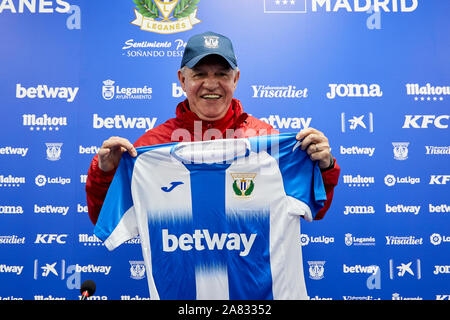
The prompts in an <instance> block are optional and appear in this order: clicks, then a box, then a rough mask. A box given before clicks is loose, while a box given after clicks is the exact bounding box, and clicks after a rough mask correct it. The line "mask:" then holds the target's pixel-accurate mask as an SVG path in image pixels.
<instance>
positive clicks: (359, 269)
mask: <svg viewBox="0 0 450 320" xmlns="http://www.w3.org/2000/svg"><path fill="white" fill-rule="evenodd" d="M379 269H380V267H379V266H374V265H372V266H362V265H360V264H357V265H355V266H347V265H346V264H344V265H343V270H342V271H343V272H344V273H372V274H374V273H377V272H378V270H379Z"/></svg>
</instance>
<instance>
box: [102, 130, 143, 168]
mask: <svg viewBox="0 0 450 320" xmlns="http://www.w3.org/2000/svg"><path fill="white" fill-rule="evenodd" d="M126 151H128V153H129V154H130V155H131V156H132V157H136V156H137V152H136V149H135V148H134V146H133V145H132V144H131V143H130V141H128V140H127V139H125V138H121V137H111V138H109V139H108V140H105V141H104V142H103V144H102V146H101V148H100V150H98V167H99V168H100V169H101V170H102V171H104V172H108V171H111V170H113V169H117V167H118V166H119V161H120V158H121V157H122V153H124V152H126Z"/></svg>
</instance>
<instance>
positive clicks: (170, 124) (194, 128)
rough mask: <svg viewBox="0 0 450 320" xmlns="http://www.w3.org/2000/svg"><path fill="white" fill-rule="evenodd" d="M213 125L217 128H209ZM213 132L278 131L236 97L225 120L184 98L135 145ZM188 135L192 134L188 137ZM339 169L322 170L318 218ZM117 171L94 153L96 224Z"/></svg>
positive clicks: (90, 187)
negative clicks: (210, 117) (208, 117)
mask: <svg viewBox="0 0 450 320" xmlns="http://www.w3.org/2000/svg"><path fill="white" fill-rule="evenodd" d="M212 128H214V129H216V130H210V131H207V130H208V129H212ZM177 129H184V130H177ZM227 129H228V130H227ZM210 132H213V133H219V132H220V133H221V137H222V138H249V137H254V136H261V135H270V134H278V133H279V132H278V130H275V129H274V128H273V127H272V126H271V125H270V124H268V123H266V122H263V121H261V120H259V119H257V118H255V117H253V116H251V115H248V114H247V113H245V112H244V111H243V108H242V105H241V102H240V101H239V100H237V99H233V100H232V102H231V105H230V108H229V109H228V112H227V113H226V114H225V116H224V117H223V118H222V119H220V120H217V121H202V120H201V119H200V118H199V117H198V116H197V115H196V114H195V113H194V112H192V111H191V110H190V109H189V104H188V101H187V100H185V101H183V102H181V103H179V104H178V106H177V108H176V117H175V118H172V119H169V120H167V121H166V122H164V123H163V124H161V125H159V126H157V127H155V128H153V129H151V130H149V131H147V132H146V133H145V134H143V135H142V136H141V137H140V138H139V139H138V140H137V141H136V142H135V143H134V144H133V145H134V146H135V147H143V146H150V145H156V144H163V143H171V142H182V141H202V140H211V139H214V138H217V136H212V135H210V134H209V133H210ZM186 135H190V136H189V137H186ZM340 171H341V169H340V167H339V165H338V164H337V163H336V159H334V166H333V168H331V169H329V170H326V171H322V179H323V182H324V185H325V192H326V194H327V201H326V202H325V205H324V207H323V208H322V209H321V210H320V211H319V212H318V213H317V215H316V217H315V220H320V219H322V218H323V217H324V216H325V213H326V212H327V210H328V208H329V207H330V205H331V202H332V200H333V192H334V187H335V186H336V185H337V183H338V180H339V174H340ZM114 174H115V170H111V171H109V172H104V171H102V170H101V169H100V168H99V167H98V155H95V156H94V159H93V160H92V162H91V165H90V167H89V171H88V177H87V181H86V195H87V206H88V212H89V218H90V219H91V221H92V223H94V224H95V223H96V222H97V218H98V216H99V214H100V210H101V208H102V205H103V201H104V200H105V197H106V193H107V192H108V188H109V185H110V184H111V181H112V179H113V177H114Z"/></svg>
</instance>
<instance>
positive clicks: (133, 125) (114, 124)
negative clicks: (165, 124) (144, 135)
mask: <svg viewBox="0 0 450 320" xmlns="http://www.w3.org/2000/svg"><path fill="white" fill-rule="evenodd" d="M157 119H158V118H144V117H133V118H130V117H126V116H125V115H123V114H118V115H115V116H114V117H106V118H102V117H99V115H98V114H96V113H94V114H93V118H92V127H93V128H94V129H102V128H106V129H113V128H116V129H145V131H148V130H150V129H153V127H154V126H155V123H156V120H157Z"/></svg>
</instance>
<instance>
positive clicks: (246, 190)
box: [231, 173, 256, 198]
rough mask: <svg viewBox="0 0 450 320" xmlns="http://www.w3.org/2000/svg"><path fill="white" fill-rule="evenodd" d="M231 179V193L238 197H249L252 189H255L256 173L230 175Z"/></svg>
mask: <svg viewBox="0 0 450 320" xmlns="http://www.w3.org/2000/svg"><path fill="white" fill-rule="evenodd" d="M231 177H232V178H233V180H234V181H233V191H234V194H235V195H236V196H238V197H242V198H247V197H250V196H251V194H252V192H253V189H255V182H254V181H253V180H254V179H255V177H256V173H231Z"/></svg>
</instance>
